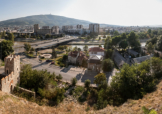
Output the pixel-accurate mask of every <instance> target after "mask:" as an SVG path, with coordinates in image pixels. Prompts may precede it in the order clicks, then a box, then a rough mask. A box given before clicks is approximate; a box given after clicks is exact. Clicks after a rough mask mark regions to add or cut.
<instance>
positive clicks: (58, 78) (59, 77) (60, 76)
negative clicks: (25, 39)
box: [56, 74, 62, 82]
mask: <svg viewBox="0 0 162 114" xmlns="http://www.w3.org/2000/svg"><path fill="white" fill-rule="evenodd" d="M56 79H57V80H58V81H59V82H60V80H62V75H61V74H59V75H58V76H56Z"/></svg>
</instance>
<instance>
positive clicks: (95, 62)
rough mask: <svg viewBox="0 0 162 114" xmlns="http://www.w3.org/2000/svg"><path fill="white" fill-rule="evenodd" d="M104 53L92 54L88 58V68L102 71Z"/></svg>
mask: <svg viewBox="0 0 162 114" xmlns="http://www.w3.org/2000/svg"><path fill="white" fill-rule="evenodd" d="M102 60H103V56H102V55H92V56H90V57H89V59H88V69H90V70H93V71H97V72H100V70H101V67H102Z"/></svg>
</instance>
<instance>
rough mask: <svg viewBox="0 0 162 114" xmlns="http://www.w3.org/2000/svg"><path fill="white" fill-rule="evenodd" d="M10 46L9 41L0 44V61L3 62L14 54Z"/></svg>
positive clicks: (11, 43) (11, 44)
mask: <svg viewBox="0 0 162 114" xmlns="http://www.w3.org/2000/svg"><path fill="white" fill-rule="evenodd" d="M12 46H13V42H11V41H9V40H3V41H2V42H0V52H1V54H0V57H1V58H2V60H4V58H5V57H7V56H8V55H10V54H12V53H13V52H14V50H13V47H12Z"/></svg>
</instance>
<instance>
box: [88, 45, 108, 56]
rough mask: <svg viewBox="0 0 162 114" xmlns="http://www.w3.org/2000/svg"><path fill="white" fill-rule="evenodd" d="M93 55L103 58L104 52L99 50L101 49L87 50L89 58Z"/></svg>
mask: <svg viewBox="0 0 162 114" xmlns="http://www.w3.org/2000/svg"><path fill="white" fill-rule="evenodd" d="M93 55H101V56H104V55H105V50H104V49H103V48H101V47H92V48H89V56H93Z"/></svg>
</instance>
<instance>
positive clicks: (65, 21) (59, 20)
mask: <svg viewBox="0 0 162 114" xmlns="http://www.w3.org/2000/svg"><path fill="white" fill-rule="evenodd" d="M90 23H92V22H90V21H86V20H80V19H75V18H69V17H64V16H59V15H49V14H48V15H31V16H26V17H20V18H15V19H8V20H4V21H0V26H2V27H8V26H15V25H18V26H23V25H34V24H39V25H40V26H50V27H51V26H60V27H61V26H63V25H77V24H82V25H83V26H84V27H88V25H89V24H90ZM100 26H101V27H107V26H119V25H111V24H100Z"/></svg>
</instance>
